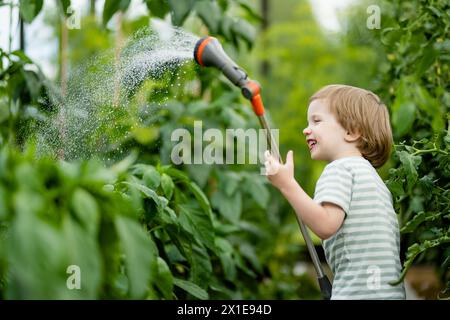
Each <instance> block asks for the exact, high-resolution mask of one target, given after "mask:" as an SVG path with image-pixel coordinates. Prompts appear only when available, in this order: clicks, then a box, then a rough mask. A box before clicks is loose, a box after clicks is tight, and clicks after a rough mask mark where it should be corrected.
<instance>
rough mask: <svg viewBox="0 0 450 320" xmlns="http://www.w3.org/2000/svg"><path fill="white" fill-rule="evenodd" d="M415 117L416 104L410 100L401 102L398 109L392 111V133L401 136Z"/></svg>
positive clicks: (409, 127) (410, 125)
mask: <svg viewBox="0 0 450 320" xmlns="http://www.w3.org/2000/svg"><path fill="white" fill-rule="evenodd" d="M415 118H416V106H415V105H414V103H413V102H411V101H404V102H401V104H400V106H399V107H398V110H396V111H394V112H393V115H392V124H393V126H394V134H395V135H396V136H397V137H402V136H403V135H405V134H406V133H407V132H409V131H410V130H411V128H412V125H413V122H414V120H415Z"/></svg>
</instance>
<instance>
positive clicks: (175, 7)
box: [168, 0, 195, 26]
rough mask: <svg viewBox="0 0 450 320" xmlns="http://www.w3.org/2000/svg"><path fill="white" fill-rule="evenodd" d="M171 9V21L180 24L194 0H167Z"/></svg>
mask: <svg viewBox="0 0 450 320" xmlns="http://www.w3.org/2000/svg"><path fill="white" fill-rule="evenodd" d="M168 1H169V6H170V9H171V12H170V13H171V15H172V23H173V24H174V25H175V26H181V25H182V24H183V22H184V20H186V18H187V16H188V15H189V13H190V12H191V10H192V9H193V7H194V4H195V0H183V1H179V0H168Z"/></svg>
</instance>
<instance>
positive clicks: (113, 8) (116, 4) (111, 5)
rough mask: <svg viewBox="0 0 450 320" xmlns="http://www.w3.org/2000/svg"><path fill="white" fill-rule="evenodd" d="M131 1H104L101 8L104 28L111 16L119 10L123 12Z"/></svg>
mask: <svg viewBox="0 0 450 320" xmlns="http://www.w3.org/2000/svg"><path fill="white" fill-rule="evenodd" d="M130 2H131V0H105V5H104V6H103V25H104V26H106V24H107V23H108V21H109V20H110V19H111V18H112V16H113V15H114V14H115V13H116V12H117V11H119V10H121V11H122V12H125V11H126V10H127V9H128V6H129V5H130Z"/></svg>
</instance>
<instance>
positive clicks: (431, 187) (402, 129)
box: [378, 1, 450, 295]
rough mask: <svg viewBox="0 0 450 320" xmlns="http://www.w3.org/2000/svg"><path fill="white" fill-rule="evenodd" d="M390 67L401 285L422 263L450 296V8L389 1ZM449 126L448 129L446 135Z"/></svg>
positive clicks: (385, 85)
mask: <svg viewBox="0 0 450 320" xmlns="http://www.w3.org/2000/svg"><path fill="white" fill-rule="evenodd" d="M381 5H383V6H385V7H386V8H389V9H390V10H389V11H388V12H389V15H388V16H387V19H385V21H386V25H387V27H385V28H384V29H383V30H382V31H381V32H380V34H379V35H378V36H379V37H380V40H381V42H382V44H383V45H384V50H385V52H386V58H387V59H386V60H387V68H386V72H385V73H384V74H383V75H382V80H381V81H380V83H381V86H380V88H379V91H380V93H381V94H382V95H383V96H384V98H385V100H386V101H388V102H389V105H391V112H392V124H393V128H394V136H395V140H396V142H397V145H396V148H395V152H394V160H395V164H394V168H392V169H391V170H390V172H389V173H390V174H389V179H388V181H387V183H388V186H389V188H390V190H391V191H392V193H393V196H394V200H395V209H396V211H397V212H398V214H399V218H400V221H401V225H402V229H401V232H402V244H403V246H404V247H405V248H407V252H406V257H405V262H404V269H403V273H402V278H403V277H404V276H405V274H406V272H407V271H408V268H409V267H410V266H411V265H412V264H413V262H414V261H415V260H416V259H417V260H418V261H421V262H428V263H432V264H433V265H435V266H436V268H437V270H438V272H439V275H440V277H441V279H442V281H443V282H444V284H445V286H446V288H444V290H443V292H442V294H444V295H448V293H449V290H450V264H449V261H450V247H449V245H448V243H449V239H450V238H449V237H450V224H449V220H450V197H449V186H450V183H449V178H450V156H449V151H450V118H449V117H450V113H449V110H450V94H449V89H450V86H449V83H450V81H449V80H450V79H449V74H450V73H449V63H448V62H449V59H450V42H449V39H448V33H449V30H450V22H449V21H450V19H449V17H450V6H449V4H448V2H447V1H431V2H429V1H415V2H403V1H393V2H390V3H389V4H388V3H385V2H382V3H381ZM445 126H447V128H445Z"/></svg>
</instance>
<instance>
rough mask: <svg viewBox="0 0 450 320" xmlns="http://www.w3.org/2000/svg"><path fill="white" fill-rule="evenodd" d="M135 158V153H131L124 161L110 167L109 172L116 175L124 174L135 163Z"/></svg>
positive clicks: (136, 155)
mask: <svg viewBox="0 0 450 320" xmlns="http://www.w3.org/2000/svg"><path fill="white" fill-rule="evenodd" d="M137 157H138V154H137V152H131V153H130V154H129V155H128V156H126V157H125V158H124V159H122V160H121V161H119V162H117V163H115V164H114V165H113V166H111V171H112V172H114V173H115V174H117V175H119V174H122V173H124V172H126V171H127V170H128V169H129V168H130V167H131V166H132V165H133V163H134V162H135V161H136V159H137Z"/></svg>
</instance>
